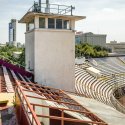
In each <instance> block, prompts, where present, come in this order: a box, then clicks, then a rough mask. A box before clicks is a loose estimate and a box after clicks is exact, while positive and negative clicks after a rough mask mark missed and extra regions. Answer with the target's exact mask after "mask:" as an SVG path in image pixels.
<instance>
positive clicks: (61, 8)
mask: <svg viewBox="0 0 125 125" xmlns="http://www.w3.org/2000/svg"><path fill="white" fill-rule="evenodd" d="M73 9H75V7H73V6H66V5H58V4H46V3H41V5H40V6H39V4H38V3H37V2H34V5H33V6H32V7H31V8H30V9H29V10H28V12H38V13H40V12H42V13H51V14H60V15H64V14H65V15H66V14H69V13H70V15H72V14H73V13H72V12H73Z"/></svg>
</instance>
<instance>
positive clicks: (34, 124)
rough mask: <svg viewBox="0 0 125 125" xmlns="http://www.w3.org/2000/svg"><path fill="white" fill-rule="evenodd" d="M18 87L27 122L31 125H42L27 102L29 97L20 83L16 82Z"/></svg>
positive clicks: (17, 90) (17, 91) (17, 92)
mask: <svg viewBox="0 0 125 125" xmlns="http://www.w3.org/2000/svg"><path fill="white" fill-rule="evenodd" d="M16 83H17V87H16V91H15V92H16V94H18V96H19V98H20V101H21V103H22V106H23V108H24V112H25V114H26V117H27V120H28V123H29V125H41V123H40V121H39V120H38V118H37V116H36V114H35V112H34V110H33V108H32V106H31V105H30V103H29V101H28V100H27V97H26V96H25V94H24V92H23V90H22V87H21V86H20V83H19V82H18V81H16Z"/></svg>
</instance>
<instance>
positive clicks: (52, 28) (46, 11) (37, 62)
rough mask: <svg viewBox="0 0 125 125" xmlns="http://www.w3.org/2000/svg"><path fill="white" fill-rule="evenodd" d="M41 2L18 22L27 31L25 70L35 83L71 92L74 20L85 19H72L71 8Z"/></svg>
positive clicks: (73, 62) (73, 61)
mask: <svg viewBox="0 0 125 125" xmlns="http://www.w3.org/2000/svg"><path fill="white" fill-rule="evenodd" d="M40 1H41V0H40ZM40 1H39V2H38V3H36V2H35V3H34V5H33V7H32V8H31V9H30V10H29V11H28V12H27V13H26V14H25V15H24V16H23V17H22V19H21V20H20V21H19V22H20V23H26V29H27V31H26V33H25V38H26V43H25V46H26V53H25V54H26V70H29V71H32V72H33V73H34V76H35V82H38V83H41V84H43V85H47V86H50V87H55V88H59V89H62V90H68V91H74V90H75V21H78V20H81V19H84V18H85V17H84V16H73V15H72V10H73V7H72V6H62V5H56V4H49V1H48V0H47V1H46V3H42V4H41V2H40ZM68 12H70V14H69V15H67V14H68Z"/></svg>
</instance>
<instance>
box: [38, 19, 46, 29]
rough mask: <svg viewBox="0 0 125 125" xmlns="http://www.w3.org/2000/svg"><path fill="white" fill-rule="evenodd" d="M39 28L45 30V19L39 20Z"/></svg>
mask: <svg viewBox="0 0 125 125" xmlns="http://www.w3.org/2000/svg"><path fill="white" fill-rule="evenodd" d="M39 28H45V18H42V17H40V18H39Z"/></svg>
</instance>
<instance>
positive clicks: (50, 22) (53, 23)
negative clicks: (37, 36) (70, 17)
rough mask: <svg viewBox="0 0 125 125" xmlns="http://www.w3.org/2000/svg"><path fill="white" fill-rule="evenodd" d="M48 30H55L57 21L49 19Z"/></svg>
mask: <svg viewBox="0 0 125 125" xmlns="http://www.w3.org/2000/svg"><path fill="white" fill-rule="evenodd" d="M48 28H53V29H54V28H55V19H53V18H48Z"/></svg>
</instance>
